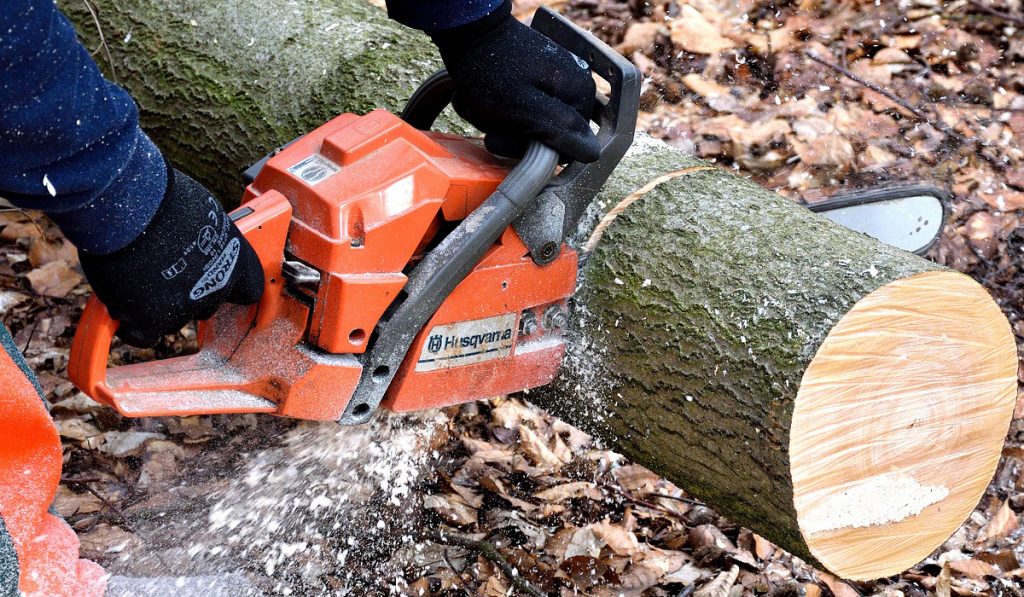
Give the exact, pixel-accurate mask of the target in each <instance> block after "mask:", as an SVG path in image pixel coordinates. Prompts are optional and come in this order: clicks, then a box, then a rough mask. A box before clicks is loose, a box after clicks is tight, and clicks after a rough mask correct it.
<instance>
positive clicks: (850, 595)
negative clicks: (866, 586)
mask: <svg viewBox="0 0 1024 597" xmlns="http://www.w3.org/2000/svg"><path fill="white" fill-rule="evenodd" d="M818 578H820V579H821V581H822V582H824V583H825V584H826V585H828V588H829V589H830V590H831V591H832V595H834V596H835V597H860V593H859V592H857V589H854V588H853V587H851V586H850V585H848V584H846V583H845V582H843V581H841V580H839V579H838V578H836V577H835V576H832V575H831V574H829V573H828V572H819V573H818Z"/></svg>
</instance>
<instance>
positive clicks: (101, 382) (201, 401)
mask: <svg viewBox="0 0 1024 597" xmlns="http://www.w3.org/2000/svg"><path fill="white" fill-rule="evenodd" d="M229 216H230V217H231V219H232V221H234V222H235V224H236V225H237V226H238V229H239V231H241V232H242V234H243V235H244V236H245V237H246V238H247V239H248V240H249V241H250V243H252V245H253V248H254V249H255V250H256V254H257V256H258V257H259V260H260V263H261V264H262V266H263V272H264V292H263V297H262V298H261V299H260V302H259V303H258V306H254V307H253V306H238V305H225V306H224V307H222V308H221V309H220V310H218V312H217V314H216V315H214V320H210V321H209V322H206V323H205V324H204V325H203V326H200V330H199V331H200V337H201V338H210V339H211V344H218V345H219V346H218V348H219V349H223V350H221V351H220V352H221V353H223V354H230V352H231V346H232V345H237V344H238V343H239V342H240V341H241V339H242V338H243V337H244V335H245V333H246V332H247V331H248V330H249V329H250V327H255V328H265V327H269V324H270V323H272V322H273V320H274V319H275V318H276V316H277V314H278V310H279V302H278V297H279V296H280V282H279V279H280V278H281V275H280V274H281V263H280V261H281V256H283V254H284V242H285V238H284V237H285V234H286V232H287V227H288V222H289V220H290V218H291V206H290V205H289V204H288V202H287V201H286V200H285V199H284V198H283V197H280V196H278V197H266V198H263V197H261V198H257V199H255V200H253V201H251V202H249V203H247V204H246V205H244V206H242V207H240V208H238V209H237V210H235V211H233V212H231V213H230V214H229ZM275 259H276V261H275ZM217 319H223V321H224V322H227V323H228V324H229V325H227V326H226V327H227V329H228V331H227V332H225V331H224V330H216V329H210V330H209V333H205V332H206V331H207V329H206V328H214V327H216V326H214V325H213V324H212V322H213V321H215V320H217ZM119 325H120V324H119V322H118V321H117V320H116V319H114V318H112V317H111V315H110V312H109V311H108V310H107V307H106V305H104V304H103V303H102V302H101V301H100V300H99V298H98V297H97V296H96V295H93V296H91V297H90V298H89V301H88V302H87V303H86V305H85V309H84V310H83V312H82V316H81V317H80V318H79V321H78V329H77V330H76V331H75V337H74V340H73V341H72V345H71V354H70V358H69V360H68V367H67V369H68V377H69V378H70V379H71V381H72V382H73V383H74V384H75V385H76V386H77V387H78V388H79V389H80V390H82V391H83V392H85V393H86V394H87V395H88V396H89V397H91V398H92V399H94V400H96V401H97V402H100V403H103V404H107V405H108V406H111V407H113V408H115V409H116V410H117V411H118V412H120V413H121V414H122V415H125V416H129V417H132V416H158V415H183V414H187V415H192V414H224V413H242V412H275V411H276V410H277V405H276V404H275V403H274V402H273V401H271V400H268V399H267V397H266V396H262V395H260V394H259V392H249V391H246V390H247V389H248V388H247V387H246V384H244V383H241V382H242V381H243V380H240V379H238V374H237V373H236V372H233V371H232V370H230V369H228V368H226V367H223V366H222V365H223V364H224V363H223V359H222V358H221V357H219V356H213V355H214V352H216V351H210V353H209V354H208V355H207V357H209V358H205V360H204V358H202V357H203V355H202V354H200V355H194V356H195V357H196V359H195V360H194V362H193V364H192V366H191V367H190V368H188V369H182V370H175V367H176V366H177V365H174V364H172V363H171V361H172V360H174V359H165V360H162V361H159V362H148V363H140V364H137V365H122V366H119V367H114V368H109V369H108V367H107V364H108V360H109V358H110V346H111V343H112V341H113V339H114V335H115V334H116V333H117V329H118V327H119ZM235 330H241V332H240V333H237V334H236V333H233V332H234V331H235ZM225 345H227V346H228V348H227V349H224V346H225ZM204 350H205V349H204ZM182 358H184V357H180V358H179V359H178V360H181V359H182ZM197 363H198V364H199V365H198V366H197V365H196V364H197ZM143 366H148V367H145V370H140V368H141V367H143ZM186 373H188V374H191V377H190V379H192V380H197V381H196V382H195V383H193V382H189V383H186V382H184V381H182V380H183V379H185V378H186V377H188V376H187V375H186ZM197 373H198V374H197ZM147 384H148V385H150V386H159V385H165V386H168V387H170V388H172V389H167V390H166V391H160V392H156V391H154V390H153V388H149V389H144V387H145V386H146V385H147ZM258 385H259V384H250V386H258ZM213 388H216V389H213ZM211 405H216V407H211Z"/></svg>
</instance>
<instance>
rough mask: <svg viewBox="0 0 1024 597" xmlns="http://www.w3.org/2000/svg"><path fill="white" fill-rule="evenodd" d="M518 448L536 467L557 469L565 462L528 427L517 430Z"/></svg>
mask: <svg viewBox="0 0 1024 597" xmlns="http://www.w3.org/2000/svg"><path fill="white" fill-rule="evenodd" d="M519 447H520V448H521V449H522V451H523V453H524V454H525V455H526V457H527V458H529V459H530V462H532V463H533V464H534V465H536V466H540V467H547V468H556V469H557V468H559V467H561V466H562V465H563V464H565V462H564V461H563V460H562V459H560V458H559V457H558V455H557V454H555V453H554V451H552V450H551V448H550V447H548V445H547V442H546V441H545V440H544V438H542V437H541V436H540V435H539V434H538V433H537V432H536V431H534V430H533V429H530V427H529V426H527V425H523V426H522V427H520V428H519Z"/></svg>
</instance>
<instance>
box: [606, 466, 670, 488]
mask: <svg viewBox="0 0 1024 597" xmlns="http://www.w3.org/2000/svg"><path fill="white" fill-rule="evenodd" d="M612 474H613V475H614V477H615V482H616V483H617V484H618V486H619V487H621V488H623V489H625V490H626V491H628V492H629V493H630V494H632V495H638V496H639V495H644V494H647V493H651V492H652V491H654V490H655V489H657V487H658V484H659V483H660V482H661V477H659V476H658V475H655V474H654V473H652V472H651V471H649V470H647V469H646V468H644V467H642V466H640V465H639V464H627V465H626V466H620V467H618V468H617V469H615V471H614V472H613V473H612Z"/></svg>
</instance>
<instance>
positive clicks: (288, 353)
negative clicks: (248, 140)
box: [68, 7, 641, 424]
mask: <svg viewBox="0 0 1024 597" xmlns="http://www.w3.org/2000/svg"><path fill="white" fill-rule="evenodd" d="M532 27H533V28H534V29H535V30H537V31H538V32H540V33H541V34H543V35H545V36H546V37H547V38H549V39H550V40H552V41H553V42H555V43H557V44H559V45H561V46H562V47H564V48H565V49H567V50H569V51H570V52H572V53H573V54H574V55H576V56H577V57H578V58H581V59H583V60H585V61H586V62H587V63H588V64H589V66H590V68H591V70H592V71H593V72H594V73H595V74H596V75H597V76H599V77H600V78H602V79H604V80H605V81H606V82H607V83H608V87H609V88H610V91H609V93H608V94H607V95H603V94H600V93H599V94H598V98H597V100H598V101H597V102H596V105H597V109H596V111H595V114H594V117H593V120H594V122H595V123H596V126H597V138H598V141H599V143H600V146H601V157H600V158H599V159H598V160H597V161H596V162H594V163H591V164H582V163H570V164H568V165H566V166H565V167H563V168H562V169H561V170H557V166H558V155H557V153H556V152H555V151H554V150H552V149H550V148H549V147H546V146H544V145H542V144H540V143H537V142H533V143H531V144H529V146H528V148H527V150H526V153H525V155H524V157H523V158H522V159H521V160H520V161H519V162H518V163H516V164H515V165H514V166H511V167H510V163H509V162H508V161H507V160H503V159H500V158H497V157H495V156H493V155H491V154H489V153H488V152H487V151H486V150H485V149H483V148H482V147H481V145H480V143H479V141H478V140H474V139H469V138H464V137H461V136H456V135H450V134H442V133H438V132H431V131H430V128H431V126H432V125H433V123H434V121H435V120H436V118H437V117H438V116H439V115H440V113H441V112H442V111H443V110H444V109H445V108H446V107H447V105H448V104H449V103H450V101H451V99H452V96H453V93H454V86H453V83H452V81H451V79H450V77H449V76H448V75H447V73H445V72H444V71H441V72H439V73H437V74H436V75H434V76H433V77H431V78H429V79H428V80H427V81H425V82H424V83H423V84H422V85H421V86H420V87H419V88H418V89H417V90H416V91H415V93H414V94H413V95H412V97H411V98H410V100H409V102H408V103H407V105H406V107H405V109H404V111H403V112H402V114H401V115H400V116H396V115H393V114H391V113H389V112H387V111H384V110H375V111H372V112H369V113H368V114H365V115H362V116H357V115H354V114H343V115H341V116H338V117H336V118H334V119H333V120H331V121H329V122H327V123H326V124H324V125H323V126H321V127H319V128H317V129H316V130H314V131H312V132H310V133H308V134H306V135H305V136H302V137H300V138H298V139H296V140H294V141H292V142H291V143H289V144H287V145H285V146H283V147H281V148H279V149H278V150H276V151H275V152H274V153H272V154H271V155H269V156H267V157H266V158H264V159H263V160H261V161H260V162H257V163H256V164H255V165H254V166H253V167H252V168H250V169H249V170H248V171H247V174H246V176H247V182H248V185H247V186H246V189H245V193H244V196H243V199H242V203H241V205H240V207H239V208H238V209H236V210H235V211H233V212H231V214H230V216H231V219H232V220H233V221H234V222H235V224H236V225H237V226H238V228H239V230H241V232H242V233H243V234H244V235H245V237H246V238H247V239H248V241H249V242H250V243H251V244H252V246H253V248H254V249H255V251H256V253H257V255H258V256H259V259H260V263H261V264H262V266H263V270H264V275H265V288H264V293H263V297H262V299H261V300H260V301H259V303H258V304H256V305H254V306H235V305H225V306H223V307H222V308H221V309H220V310H219V311H218V312H217V313H216V314H215V315H214V316H213V317H212V318H211V319H210V320H207V321H204V322H200V324H199V326H198V332H197V337H198V341H199V351H198V352H197V353H195V354H192V355H187V356H178V357H172V358H168V359H162V360H155V361H149V362H143V363H135V364H131V365H123V366H117V367H112V368H108V367H107V363H108V360H109V353H110V345H111V341H112V339H113V337H114V334H115V333H116V331H117V326H118V324H117V322H116V321H115V320H113V319H112V318H111V317H110V314H109V313H108V311H107V309H106V307H105V306H104V305H103V304H102V303H101V302H100V301H99V300H98V299H97V298H96V297H95V296H93V297H91V298H90V299H89V301H88V303H87V305H86V307H85V310H84V312H83V314H82V317H81V319H80V321H79V325H78V330H77V332H76V334H75V338H74V341H73V343H72V347H71V357H70V361H69V364H68V373H69V376H70V378H71V380H72V381H73V382H74V383H75V385H77V386H78V387H79V388H80V389H81V390H83V391H84V392H85V393H86V394H88V395H89V396H90V397H92V398H93V399H95V400H96V401H98V402H101V403H104V404H107V405H109V406H111V407H113V408H115V409H116V410H117V411H118V412H120V413H121V414H122V415H125V416H128V417H144V416H166V415H199V414H227V413H270V414H274V415H280V416H286V417H293V418H299V419H311V420H335V421H338V422H340V423H342V424H358V423H363V422H365V421H367V420H368V419H369V418H370V417H371V416H372V415H373V413H374V412H375V411H376V410H378V408H386V409H388V410H391V411H396V412H402V411H412V410H420V409H425V408H435V407H443V406H449V405H454V404H459V403H463V402H469V401H472V400H477V399H482V398H487V397H491V396H497V395H503V394H508V393H512V392H517V391H521V390H525V389H529V388H534V387H538V386H542V385H546V384H548V383H549V382H551V381H552V379H553V378H554V376H555V375H556V373H557V371H558V369H559V367H560V365H561V361H562V358H563V356H564V354H565V340H564V332H565V328H566V325H567V323H568V319H569V309H568V300H569V299H570V298H571V296H572V295H573V292H574V290H575V286H576V271H577V252H576V251H575V250H574V249H573V248H571V247H569V246H568V245H566V242H565V240H566V237H567V235H569V234H571V233H572V232H574V231H575V229H576V227H577V223H578V221H579V220H580V218H581V217H582V216H583V214H584V212H585V210H586V208H587V206H588V205H589V204H590V203H591V202H592V201H593V199H594V196H595V195H596V193H597V191H598V190H599V189H600V188H601V187H602V185H603V184H604V182H605V181H606V180H607V178H608V176H609V175H610V174H611V172H612V170H613V169H614V168H615V167H616V165H617V164H618V163H619V161H620V160H621V158H622V156H623V155H624V154H625V153H626V150H627V149H628V148H629V146H630V144H631V143H632V140H633V132H634V129H635V127H636V116H637V109H638V102H639V95H640V80H641V79H640V73H639V72H638V71H637V69H636V68H635V67H634V66H633V65H632V64H631V63H630V62H628V61H627V60H626V59H624V58H623V57H622V56H620V55H619V54H617V53H616V52H615V51H613V50H612V49H611V48H609V47H608V46H607V45H605V44H604V43H602V42H600V41H599V40H597V39H596V38H595V37H593V36H592V35H590V34H589V33H587V32H584V31H583V30H581V29H579V28H577V27H576V26H575V25H573V24H572V23H570V22H569V21H568V20H566V19H565V18H563V17H561V16H560V15H558V14H556V13H554V12H552V11H550V10H548V9H546V8H544V7H541V8H540V9H539V10H538V11H537V14H536V16H535V18H534V20H533V24H532ZM556 171H557V172H556Z"/></svg>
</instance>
